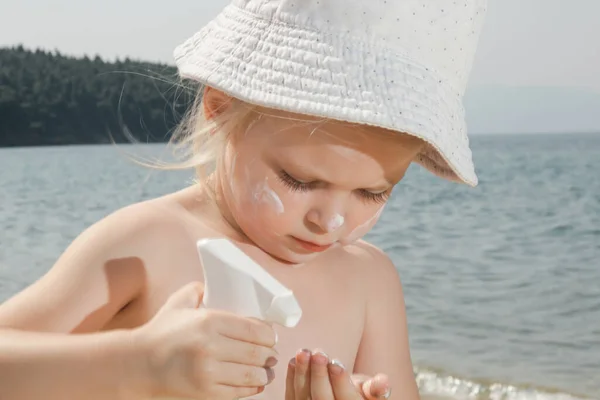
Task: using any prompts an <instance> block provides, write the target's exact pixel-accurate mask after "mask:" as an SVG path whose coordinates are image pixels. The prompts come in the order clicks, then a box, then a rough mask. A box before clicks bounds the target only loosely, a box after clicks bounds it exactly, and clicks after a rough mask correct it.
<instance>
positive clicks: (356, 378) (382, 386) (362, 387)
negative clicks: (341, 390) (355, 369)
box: [352, 374, 391, 400]
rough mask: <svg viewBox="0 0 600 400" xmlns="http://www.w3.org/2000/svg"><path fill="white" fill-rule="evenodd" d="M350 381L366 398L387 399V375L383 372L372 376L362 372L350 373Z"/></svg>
mask: <svg viewBox="0 0 600 400" xmlns="http://www.w3.org/2000/svg"><path fill="white" fill-rule="evenodd" d="M352 383H354V387H356V389H357V390H358V392H359V393H360V394H361V395H362V397H363V399H366V400H381V399H387V398H389V397H390V394H391V388H390V385H389V382H388V377H387V375H384V374H377V375H375V376H374V377H370V376H367V375H362V374H356V375H352Z"/></svg>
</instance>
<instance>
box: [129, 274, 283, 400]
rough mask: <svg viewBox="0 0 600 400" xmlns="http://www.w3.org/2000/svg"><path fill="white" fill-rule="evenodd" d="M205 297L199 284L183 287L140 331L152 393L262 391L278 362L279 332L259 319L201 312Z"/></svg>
mask: <svg viewBox="0 0 600 400" xmlns="http://www.w3.org/2000/svg"><path fill="white" fill-rule="evenodd" d="M202 295H203V289H202V287H201V285H199V284H190V285H187V286H185V287H183V288H182V289H180V290H179V291H177V292H176V293H174V294H173V295H172V296H171V297H170V298H169V299H168V300H167V302H166V304H165V305H164V306H163V307H162V309H161V310H160V311H159V312H158V313H157V314H156V316H155V317H154V318H153V319H152V320H151V321H150V322H149V323H147V324H146V325H144V326H142V327H141V328H138V332H136V334H135V336H136V338H137V339H138V340H139V343H140V347H141V348H142V349H143V350H144V353H145V354H146V357H145V359H146V362H147V364H148V368H146V371H147V375H148V377H147V378H148V382H149V384H150V385H151V389H150V390H151V394H152V395H153V396H182V397H187V398H194V399H209V398H212V399H234V398H241V397H247V396H251V395H255V394H257V393H260V392H262V391H263V389H264V386H265V385H267V384H269V383H270V382H271V381H272V380H273V377H274V374H273V370H272V368H271V367H273V366H274V365H275V364H276V363H277V352H276V351H275V350H274V349H273V346H274V345H275V344H276V341H277V337H276V333H275V331H274V330H273V328H272V327H271V326H270V325H268V324H267V323H264V322H261V321H259V320H256V319H251V318H243V317H239V316H236V315H234V314H230V313H226V312H221V311H215V310H207V309H199V308H198V305H199V304H200V303H201V298H202Z"/></svg>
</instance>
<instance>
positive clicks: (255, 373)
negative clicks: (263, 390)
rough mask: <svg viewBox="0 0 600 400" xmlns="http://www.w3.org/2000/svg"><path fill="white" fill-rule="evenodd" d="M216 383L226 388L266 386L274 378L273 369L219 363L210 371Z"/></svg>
mask: <svg viewBox="0 0 600 400" xmlns="http://www.w3.org/2000/svg"><path fill="white" fill-rule="evenodd" d="M211 372H212V374H213V376H214V377H215V380H216V383H219V384H221V385H226V386H238V387H260V386H265V385H268V384H269V383H271V382H272V381H273V379H274V378H275V372H274V371H273V368H261V367H255V366H251V365H243V364H236V363H228V362H220V363H216V365H215V367H214V369H213V370H212V371H211Z"/></svg>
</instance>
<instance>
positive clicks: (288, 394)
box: [285, 357, 296, 400]
mask: <svg viewBox="0 0 600 400" xmlns="http://www.w3.org/2000/svg"><path fill="white" fill-rule="evenodd" d="M295 367H296V357H293V358H292V359H291V360H290V361H289V362H288V368H287V375H286V377H285V400H295V399H296V393H295V390H294V375H295V373H296V368H295Z"/></svg>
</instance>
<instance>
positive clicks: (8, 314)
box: [0, 207, 153, 400]
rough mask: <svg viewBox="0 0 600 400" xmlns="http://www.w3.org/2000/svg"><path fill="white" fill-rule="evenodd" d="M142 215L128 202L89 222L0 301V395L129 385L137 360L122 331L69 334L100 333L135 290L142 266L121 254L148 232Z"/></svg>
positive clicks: (110, 391)
mask: <svg viewBox="0 0 600 400" xmlns="http://www.w3.org/2000/svg"><path fill="white" fill-rule="evenodd" d="M145 213H146V211H144V210H143V208H142V207H137V208H134V207H131V208H128V209H123V210H119V211H117V212H116V213H114V214H112V215H110V216H108V217H107V218H105V219H103V220H101V221H100V222H98V223H96V224H94V225H93V226H91V227H90V228H89V229H87V230H86V231H85V232H83V233H82V234H81V235H80V236H79V237H77V239H75V240H74V242H73V243H72V244H71V245H70V246H69V247H68V248H67V250H66V251H65V252H64V253H63V254H62V255H61V257H60V258H59V260H58V261H57V262H56V264H55V265H54V266H53V267H52V268H51V269H50V270H49V271H48V273H46V274H45V275H44V276H42V277H41V278H40V279H39V280H37V281H36V282H35V283H33V284H32V285H31V286H29V287H27V288H25V289H24V290H23V291H21V292H20V293H18V294H16V295H15V296H13V297H12V298H10V299H8V300H7V301H5V302H4V303H2V304H0V399H15V400H17V399H34V398H35V399H46V400H50V399H64V398H81V399H84V398H85V399H91V398H98V399H100V398H103V399H111V398H115V399H118V398H119V397H118V396H117V394H118V391H119V388H120V386H121V383H123V382H125V381H127V382H130V383H131V385H132V387H135V385H136V384H137V383H135V380H136V379H137V377H138V372H137V371H136V369H137V368H138V365H137V364H136V362H134V360H135V359H139V357H137V358H136V357H131V356H132V352H134V351H137V350H135V347H131V346H130V342H129V340H128V335H127V334H125V333H124V332H123V331H120V332H119V331H115V332H106V333H93V334H85V335H83V334H81V335H79V334H78V335H75V334H72V335H68V334H69V333H83V332H93V331H98V330H100V329H101V328H102V327H103V325H105V324H106V322H107V321H109V320H110V319H111V318H112V317H113V316H114V315H115V314H116V313H117V312H118V311H119V310H120V309H121V308H122V307H123V306H125V305H126V304H127V303H128V302H130V301H132V300H134V299H135V298H136V296H137V295H138V293H140V290H141V285H143V282H144V279H143V278H144V276H145V274H144V272H145V271H144V269H145V265H144V264H143V263H142V261H141V260H139V259H135V258H129V257H127V256H128V255H131V254H136V253H137V251H138V249H137V248H136V242H138V241H139V238H140V237H141V236H142V237H143V236H144V232H145V230H144V229H143V228H144V227H146V228H149V230H150V231H151V230H152V229H151V228H152V227H151V225H152V223H153V222H152V221H153V219H149V218H148V217H147V215H144V214H145ZM128 384H129V383H128Z"/></svg>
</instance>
